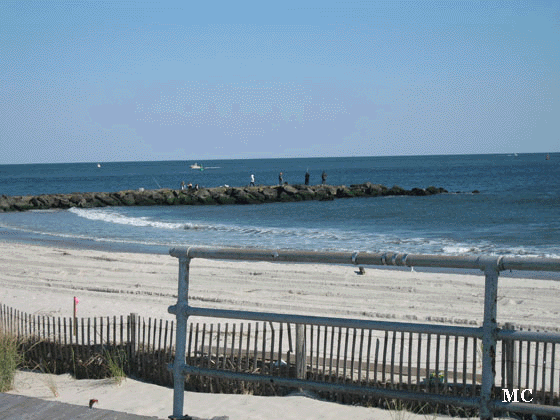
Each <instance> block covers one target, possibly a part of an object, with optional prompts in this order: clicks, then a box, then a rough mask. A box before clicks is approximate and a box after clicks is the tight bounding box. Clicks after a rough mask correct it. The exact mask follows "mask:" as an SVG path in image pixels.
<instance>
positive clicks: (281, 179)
mask: <svg viewBox="0 0 560 420" xmlns="http://www.w3.org/2000/svg"><path fill="white" fill-rule="evenodd" d="M283 183H284V175H283V174H282V172H280V173H279V174H278V184H280V185H282V184H283Z"/></svg>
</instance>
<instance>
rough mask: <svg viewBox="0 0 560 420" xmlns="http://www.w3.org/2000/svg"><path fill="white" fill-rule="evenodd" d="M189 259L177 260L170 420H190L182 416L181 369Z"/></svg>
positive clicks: (182, 385) (183, 361)
mask: <svg viewBox="0 0 560 420" xmlns="http://www.w3.org/2000/svg"><path fill="white" fill-rule="evenodd" d="M190 261H191V259H190V258H188V257H180V258H179V286H178V292H177V306H176V317H177V336H176V337H177V341H176V344H175V349H176V350H175V360H174V362H173V415H171V416H169V418H170V419H171V420H181V419H185V420H186V419H190V417H189V416H186V415H183V406H184V401H185V375H184V373H183V368H184V366H185V360H186V354H185V352H186V344H187V319H188V314H187V308H188V304H189V302H188V298H189V265H190Z"/></svg>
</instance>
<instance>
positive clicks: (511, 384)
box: [503, 322, 519, 391]
mask: <svg viewBox="0 0 560 420" xmlns="http://www.w3.org/2000/svg"><path fill="white" fill-rule="evenodd" d="M514 329H515V326H514V324H512V323H511V322H506V324H505V325H504V330H514ZM504 344H505V354H504V356H503V357H504V359H505V363H504V365H505V368H506V372H505V375H506V378H505V379H506V387H507V388H508V389H509V390H510V391H511V390H512V389H514V388H519V386H518V385H519V380H518V372H517V370H516V369H515V367H516V366H517V360H516V359H517V355H516V351H515V344H514V342H513V340H505V343H504Z"/></svg>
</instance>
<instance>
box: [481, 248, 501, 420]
mask: <svg viewBox="0 0 560 420" xmlns="http://www.w3.org/2000/svg"><path fill="white" fill-rule="evenodd" d="M484 275H485V283H484V323H483V324H482V333H483V336H482V350H483V355H482V389H481V402H480V419H481V420H492V419H493V418H494V415H493V412H492V408H491V402H492V390H493V388H494V380H495V377H496V338H497V330H498V323H497V321H496V318H497V305H498V276H499V271H498V264H497V263H496V260H495V259H493V260H489V261H487V262H486V264H485V266H484Z"/></svg>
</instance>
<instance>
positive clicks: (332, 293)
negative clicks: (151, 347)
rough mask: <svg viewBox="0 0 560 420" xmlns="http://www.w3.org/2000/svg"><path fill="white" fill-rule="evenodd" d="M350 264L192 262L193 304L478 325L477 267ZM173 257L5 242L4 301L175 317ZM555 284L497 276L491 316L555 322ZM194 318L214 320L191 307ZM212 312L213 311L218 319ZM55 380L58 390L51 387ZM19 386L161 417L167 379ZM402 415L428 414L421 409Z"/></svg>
mask: <svg viewBox="0 0 560 420" xmlns="http://www.w3.org/2000/svg"><path fill="white" fill-rule="evenodd" d="M357 271H358V270H357V267H355V266H334V265H319V264H285V263H264V262H230V261H210V260H196V259H195V260H193V261H192V263H191V270H190V291H189V296H190V299H191V304H193V305H196V306H203V307H216V308H224V309H240V308H242V309H244V310H255V311H267V312H272V311H274V312H282V313H294V314H308V315H322V316H333V317H342V318H346V317H347V318H361V319H376V320H392V321H414V322H437V323H446V324H454V325H481V323H482V314H483V297H484V277H483V275H482V273H480V274H479V275H461V274H449V273H423V272H418V271H411V270H410V269H402V270H383V269H375V268H373V267H366V273H365V274H364V275H358V274H357ZM177 278H178V261H177V259H176V258H173V257H171V256H167V255H153V254H128V253H113V252H102V251H91V250H77V249H67V248H58V247H43V246H34V245H26V244H16V243H7V242H4V243H3V242H0V285H1V287H0V303H2V304H5V305H7V306H9V307H12V308H14V309H17V310H20V311H23V312H27V313H29V314H35V315H50V316H66V317H70V316H71V315H72V310H73V298H74V296H76V297H78V298H79V300H80V302H79V304H78V316H79V317H94V316H96V317H99V316H113V315H127V314H129V313H132V312H134V313H137V314H139V315H141V316H144V317H157V318H162V319H164V320H165V319H169V320H171V319H174V318H173V316H172V315H170V314H169V313H168V312H167V308H168V307H169V306H170V305H173V304H175V303H176V295H177ZM559 298H560V283H559V282H555V281H546V280H527V279H512V278H500V286H499V291H498V322H500V323H505V322H514V323H516V324H522V325H536V326H542V327H553V328H557V327H558V318H559V312H560V305H558V302H559V301H560V300H559ZM192 321H209V320H203V319H200V318H195V317H193V319H192ZM213 321H214V322H216V320H213ZM53 381H54V382H55V383H56V389H57V392H58V396H54V395H53V392H52V391H51V388H52V387H49V386H48V384H49V383H51V384H52V382H53ZM11 392H12V393H15V394H22V395H27V396H35V397H39V398H45V399H52V400H55V401H62V402H68V403H73V404H87V402H88V401H89V399H90V398H96V399H98V400H99V407H100V408H105V409H110V410H117V411H125V412H130V413H135V414H143V415H151V416H159V417H160V418H167V416H168V415H170V414H171V413H172V398H173V397H172V395H173V392H172V390H171V389H169V388H165V387H159V386H155V385H151V384H146V383H143V382H139V381H135V380H132V379H127V380H126V381H124V382H123V383H122V384H121V385H116V384H115V383H114V382H112V381H110V380H99V381H92V380H79V381H78V380H75V379H72V378H71V377H70V376H69V375H59V376H52V375H45V374H39V373H32V372H19V373H18V375H17V377H16V388H15V389H14V390H13V391H11ZM185 411H186V412H187V413H188V414H190V415H194V416H197V417H201V418H211V417H214V416H224V415H226V416H229V418H230V419H231V420H234V419H244V420H246V419H261V420H266V419H278V418H281V419H304V418H305V419H331V418H332V419H346V418H352V419H391V418H395V417H394V414H391V413H390V412H388V411H385V410H380V409H374V408H365V407H352V406H344V405H341V404H335V403H329V402H324V401H320V400H315V399H313V398H310V397H306V396H301V395H292V396H288V397H257V396H250V395H223V394H222V395H219V394H201V393H186V400H185ZM406 418H410V419H416V418H421V419H424V418H425V417H424V416H417V417H416V416H413V415H412V414H411V415H410V416H408V415H407V417H406Z"/></svg>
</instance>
